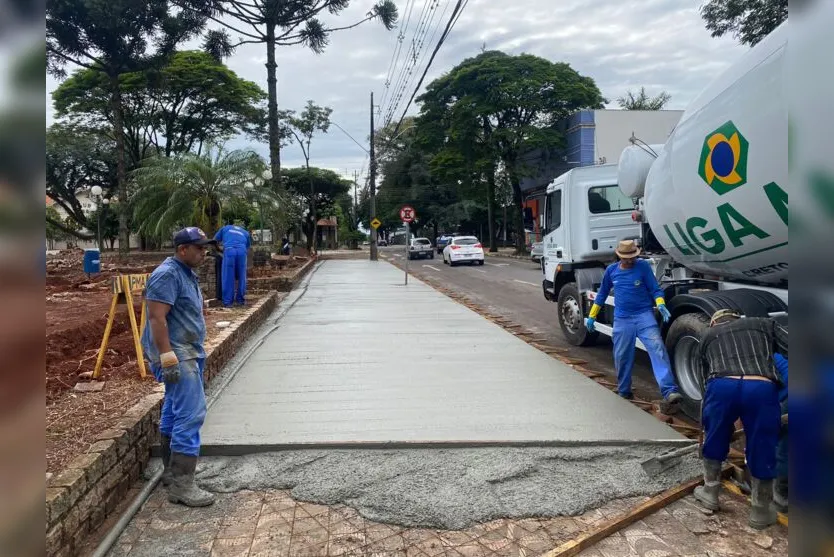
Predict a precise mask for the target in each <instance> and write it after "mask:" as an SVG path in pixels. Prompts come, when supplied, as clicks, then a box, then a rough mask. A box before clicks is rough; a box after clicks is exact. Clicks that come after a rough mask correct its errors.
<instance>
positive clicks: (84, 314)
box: [45, 250, 303, 473]
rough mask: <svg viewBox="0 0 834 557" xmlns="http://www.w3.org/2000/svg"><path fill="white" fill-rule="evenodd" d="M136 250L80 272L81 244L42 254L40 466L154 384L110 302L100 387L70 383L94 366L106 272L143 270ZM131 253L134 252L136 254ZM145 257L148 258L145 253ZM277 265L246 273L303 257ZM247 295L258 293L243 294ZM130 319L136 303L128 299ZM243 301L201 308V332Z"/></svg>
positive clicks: (52, 463) (50, 464)
mask: <svg viewBox="0 0 834 557" xmlns="http://www.w3.org/2000/svg"><path fill="white" fill-rule="evenodd" d="M146 255H147V254H142V257H141V263H140V264H138V265H126V264H123V263H117V262H115V261H116V260H115V258H108V256H107V255H105V256H104V257H103V258H102V271H103V272H102V273H100V274H98V275H95V276H92V277H88V276H87V275H86V274H84V273H83V272H82V259H83V252H82V251H81V250H65V251H63V252H61V253H59V254H58V255H56V256H53V257H51V258H50V259H49V260H48V261H47V275H46V288H45V298H46V304H45V305H46V461H47V472H51V473H55V472H57V471H60V470H61V469H62V467H63V466H64V465H65V464H66V463H67V462H69V461H70V460H72V459H73V458H75V457H76V456H77V455H79V454H81V453H83V452H84V451H86V450H87V449H88V448H89V446H90V445H91V444H92V439H93V438H94V437H95V436H96V435H97V434H98V433H100V432H101V431H104V430H105V429H107V428H108V427H110V425H111V424H112V423H113V422H114V421H115V420H117V419H118V418H119V417H120V416H121V415H122V414H123V413H124V412H125V410H127V409H128V408H130V407H131V406H133V405H134V404H136V402H138V401H139V399H141V398H142V397H143V396H145V395H146V394H149V393H150V392H151V391H152V390H153V387H154V385H155V380H154V379H153V376H152V375H151V374H150V369H148V375H147V376H146V377H145V379H142V378H141V377H140V376H139V368H138V366H137V363H136V349H135V347H134V344H133V336H132V334H131V331H130V321H129V319H128V315H127V308H126V306H124V305H119V306H117V314H116V320H115V322H114V325H113V329H112V332H111V335H110V341H109V343H108V346H107V350H106V353H105V357H104V362H103V365H102V375H101V377H100V379H101V380H103V381H104V382H105V386H104V389H103V390H102V391H100V392H93V393H81V392H77V391H74V387H75V385H76V384H77V383H79V382H86V379H84V378H81V377H79V376H80V375H81V374H83V373H85V372H92V371H93V369H94V368H95V363H96V357H97V356H98V351H99V348H100V346H101V340H102V336H103V335H104V328H105V325H106V323H107V315H108V312H109V309H110V303H111V300H112V294H111V292H110V284H111V280H112V278H113V277H114V276H117V275H118V274H120V273H121V274H129V273H134V274H135V273H147V272H151V271H152V270H153V269H154V268H155V267H156V265H157V263H158V262H159V261H162V259H164V257H166V255H167V254H159V257H158V258H157V259H158V261H153V259H155V258H153V257H146ZM137 259H139V258H137ZM149 260H150V261H149ZM295 263H296V262H292V264H291V266H290V265H281V267H280V268H277V267H274V266H273V265H268V266H265V267H263V268H253V269H250V271H256V273H250V276H282V275H283V274H285V273H286V272H287V271H289V269H290V268H294V267H297V266H298V265H300V264H301V263H303V262H298V263H297V264H295ZM247 298H248V300H247V303H248V304H250V305H251V304H253V303H255V302H257V301H258V299H260V298H259V297H258V296H254V295H250V296H248V297H247ZM134 309H135V311H136V316H137V320H138V319H139V316H140V314H141V305H140V304H139V303H137V304H135V306H134ZM245 311H246V308H229V309H225V308H209V309H207V310H206V325H207V327H208V338H207V340H211V339H212V337H213V336H215V335H216V334H218V333H219V331H220V330H221V329H219V328H218V327H217V322H218V321H233V320H234V319H236V318H237V317H240V316H241V315H242V314H243V313H245Z"/></svg>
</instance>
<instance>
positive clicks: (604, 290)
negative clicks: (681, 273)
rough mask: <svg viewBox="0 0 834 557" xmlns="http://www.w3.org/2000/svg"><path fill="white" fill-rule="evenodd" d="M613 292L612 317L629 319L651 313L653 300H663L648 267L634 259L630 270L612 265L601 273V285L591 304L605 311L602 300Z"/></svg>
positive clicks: (641, 261)
mask: <svg viewBox="0 0 834 557" xmlns="http://www.w3.org/2000/svg"><path fill="white" fill-rule="evenodd" d="M612 288H613V289H614V298H615V302H614V317H615V318H617V317H631V316H633V315H638V314H640V313H645V312H647V311H651V310H652V308H654V301H655V299H656V298H661V297H663V290H661V289H660V285H658V284H657V279H655V278H654V271H652V266H651V265H649V262H648V261H646V260H645V259H638V260H637V261H635V262H634V266H633V267H632V268H631V269H622V268H620V263H619V262H617V263H613V264H611V265H609V266H608V268H606V269H605V275H603V277H602V285H601V286H600V288H599V292H597V295H596V298H594V303H595V304H598V305H600V306H602V307H605V300H606V298H608V294H609V293H610V292H611V289H612Z"/></svg>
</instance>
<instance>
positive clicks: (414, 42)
mask: <svg viewBox="0 0 834 557" xmlns="http://www.w3.org/2000/svg"><path fill="white" fill-rule="evenodd" d="M439 2H440V0H426V1H425V3H424V4H423V9H422V11H421V13H420V18H419V21H418V24H417V29H416V30H415V32H414V35H413V37H412V38H411V45H410V47H409V48H408V51H407V52H406V55H405V59H404V60H403V64H402V67H401V68H400V71H399V73H398V75H397V78H396V80H395V81H394V88H393V89H392V92H391V97H390V98H389V99H388V106H387V108H386V110H385V111H384V116H383V124H382V125H383V127H385V126H387V125H388V124H389V123H390V122H391V120H392V119H393V117H394V114H395V113H396V111H397V108H398V107H399V104H400V102H402V98H403V95H404V93H405V91H406V89H407V88H408V83H409V82H410V81H411V80H412V75H413V73H414V70H415V67H416V66H417V59H418V58H419V57H420V54H421V52H422V48H423V45H424V42H425V36H426V35H427V33H428V27H429V26H430V25H431V23H432V21H433V20H434V15H435V14H436V13H437V6H438V5H439Z"/></svg>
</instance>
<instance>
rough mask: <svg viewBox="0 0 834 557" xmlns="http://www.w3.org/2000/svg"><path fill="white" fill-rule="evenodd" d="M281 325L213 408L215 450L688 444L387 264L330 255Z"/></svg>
mask: <svg viewBox="0 0 834 557" xmlns="http://www.w3.org/2000/svg"><path fill="white" fill-rule="evenodd" d="M555 319H556V318H555V315H554V326H556V325H555V323H556V321H555ZM278 324H279V326H278V328H277V329H276V330H274V331H273V332H272V333H271V334H270V335H269V336H268V337H267V338H266V340H265V341H264V342H263V343H262V344H261V346H260V347H258V348H257V349H256V350H255V351H254V353H253V354H252V356H251V357H250V358H249V359H248V360H247V361H246V362H245V363H244V365H243V367H242V368H241V369H240V370H239V372H238V373H237V375H236V376H235V377H234V379H233V380H232V381H230V382H229V384H228V386H227V387H226V388H225V389H224V390H223V392H221V393H220V394H219V397H218V398H217V400H216V401H215V403H214V404H213V405H212V407H211V409H210V411H209V413H208V416H207V419H206V423H205V426H204V428H203V440H202V441H203V452H204V454H216V455H224V454H227V455H228V454H243V453H252V452H264V451H266V450H276V449H282V448H292V447H302V446H304V447H310V446H313V447H316V446H322V447H336V446H356V445H357V444H359V445H361V444H363V443H370V444H376V445H379V444H395V445H396V444H406V445H408V444H417V445H420V444H426V445H431V444H433V443H440V444H443V443H461V444H463V445H466V444H468V443H473V442H474V443H486V444H492V443H495V444H501V443H522V444H523V443H541V444H545V445H546V444H551V445H559V444H566V445H572V444H597V445H599V444H621V443H623V442H626V443H630V442H647V441H654V442H666V443H670V444H672V443H681V442H686V439H685V438H684V437H683V436H681V435H680V434H678V433H677V432H675V431H674V430H672V429H671V428H669V427H668V426H666V425H665V424H662V423H660V422H659V421H657V420H655V419H654V418H653V417H652V416H650V415H649V414H647V413H645V412H643V411H641V410H639V409H638V408H636V407H635V406H633V405H631V404H630V403H628V402H626V401H624V400H621V399H620V398H619V397H617V396H616V395H614V394H612V393H611V392H610V391H608V390H607V389H605V388H603V387H601V386H600V385H598V384H596V383H595V382H594V381H592V380H590V379H587V378H586V377H584V376H583V375H581V374H580V373H577V372H576V371H574V370H572V369H571V368H569V367H568V366H566V365H564V364H562V363H561V362H559V361H557V360H555V359H553V358H551V357H549V356H547V355H546V354H544V353H542V352H540V351H538V350H536V349H535V348H533V347H531V346H529V345H528V344H526V343H525V342H523V341H522V340H520V339H518V338H516V337H515V336H513V335H512V334H510V333H508V332H507V331H505V330H504V329H502V328H501V327H499V326H498V325H495V324H494V323H491V322H490V321H488V320H486V319H484V318H483V317H481V316H480V315H478V314H477V313H475V312H473V311H471V310H469V309H467V308H466V307H464V306H462V305H460V304H458V303H456V302H455V301H453V300H451V299H450V298H448V297H446V296H444V295H443V294H440V293H439V292H437V291H435V290H434V289H432V288H431V287H429V286H427V285H426V284H424V283H422V282H420V281H419V280H416V279H415V278H413V277H410V278H409V284H408V286H404V285H403V272H402V271H400V270H399V269H396V268H395V267H393V266H392V265H390V264H388V263H385V262H377V263H374V262H369V261H326V262H324V263H323V264H321V265H320V267H319V268H318V269H317V270H316V271H315V272H314V274H313V276H312V277H310V279H309V281H308V283H307V286H306V291H305V292H304V293H303V295H302V296H300V297H296V299H295V302H294V305H293V306H292V307H291V308H290V309H289V310H288V311H287V312H286V314H285V315H283V317H282V318H281V319H280V321H279V322H278Z"/></svg>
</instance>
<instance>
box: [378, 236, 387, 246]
mask: <svg viewBox="0 0 834 557" xmlns="http://www.w3.org/2000/svg"><path fill="white" fill-rule="evenodd" d="M376 245H378V246H379V247H381V248H384V247H386V246H388V240H386V239H385V238H379V239H377V241H376Z"/></svg>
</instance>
